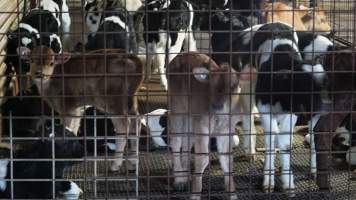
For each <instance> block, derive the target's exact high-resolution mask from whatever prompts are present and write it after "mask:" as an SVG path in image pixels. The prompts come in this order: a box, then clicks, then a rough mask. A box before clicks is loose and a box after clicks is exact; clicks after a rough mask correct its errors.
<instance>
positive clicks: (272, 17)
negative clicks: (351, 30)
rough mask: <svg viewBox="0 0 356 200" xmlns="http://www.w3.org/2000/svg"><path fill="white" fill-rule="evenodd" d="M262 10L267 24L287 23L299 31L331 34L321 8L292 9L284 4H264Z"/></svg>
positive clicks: (303, 7)
mask: <svg viewBox="0 0 356 200" xmlns="http://www.w3.org/2000/svg"><path fill="white" fill-rule="evenodd" d="M262 9H263V10H265V12H264V13H263V16H264V19H265V21H266V22H277V21H279V22H285V23H287V24H290V25H292V26H294V28H295V29H296V30H297V31H307V30H308V31H322V32H328V33H329V32H330V31H331V26H330V24H329V23H328V21H327V19H326V14H325V12H324V11H323V10H322V9H320V8H315V11H314V10H313V9H312V8H308V7H305V6H300V7H299V9H298V8H292V7H290V6H288V5H287V4H285V3H282V2H274V3H264V4H262Z"/></svg>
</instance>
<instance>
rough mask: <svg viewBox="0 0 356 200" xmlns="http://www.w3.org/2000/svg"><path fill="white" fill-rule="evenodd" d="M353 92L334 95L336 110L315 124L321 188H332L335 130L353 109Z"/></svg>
mask: <svg viewBox="0 0 356 200" xmlns="http://www.w3.org/2000/svg"><path fill="white" fill-rule="evenodd" d="M353 99H354V98H353V94H335V95H333V105H334V109H333V111H334V112H342V113H330V114H327V115H323V116H321V117H320V120H319V121H318V123H317V125H316V126H315V129H314V133H315V148H316V150H317V153H318V155H317V158H316V161H317V170H318V174H317V185H318V186H319V188H320V189H321V190H329V189H330V181H329V174H328V173H329V167H330V164H331V156H330V151H331V141H332V139H333V137H334V135H335V130H336V128H337V127H338V126H340V124H341V123H342V121H344V119H345V117H346V116H347V115H348V113H346V112H348V111H351V110H352V105H353V104H354V103H353Z"/></svg>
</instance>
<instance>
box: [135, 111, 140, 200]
mask: <svg viewBox="0 0 356 200" xmlns="http://www.w3.org/2000/svg"><path fill="white" fill-rule="evenodd" d="M135 121H136V127H135V129H136V130H135V132H136V139H135V140H136V159H137V160H136V166H135V168H136V169H135V170H136V172H135V175H136V199H138V195H139V193H138V192H139V190H138V187H139V174H138V171H139V162H140V157H139V156H140V153H139V145H140V143H139V136H140V132H139V131H140V129H139V127H140V125H139V123H140V120H139V117H138V116H136V117H135Z"/></svg>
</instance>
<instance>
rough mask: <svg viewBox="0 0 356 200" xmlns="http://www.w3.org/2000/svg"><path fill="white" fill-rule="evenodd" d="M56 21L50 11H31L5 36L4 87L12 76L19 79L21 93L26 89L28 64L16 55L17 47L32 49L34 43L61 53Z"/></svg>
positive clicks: (15, 93)
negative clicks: (5, 76)
mask: <svg viewBox="0 0 356 200" xmlns="http://www.w3.org/2000/svg"><path fill="white" fill-rule="evenodd" d="M41 2H42V1H41ZM43 2H46V1H43ZM57 20H58V19H57V18H56V17H55V16H54V14H53V13H52V12H51V11H50V10H43V9H41V10H40V9H33V10H31V11H30V12H29V13H28V14H27V15H26V16H24V17H23V18H22V20H21V22H20V23H19V26H18V28H17V29H16V30H14V31H12V32H10V33H8V34H7V37H8V43H7V45H6V58H5V63H6V65H7V68H6V72H5V74H6V75H8V77H7V80H6V83H5V86H6V87H8V86H10V81H11V79H12V78H13V77H12V75H17V76H19V78H20V81H19V83H20V88H19V90H20V91H22V90H24V89H26V88H27V80H26V79H25V78H24V76H25V74H26V73H27V72H28V71H29V64H28V63H27V62H26V60H23V59H21V57H20V56H19V55H18V53H17V49H18V48H19V47H27V48H30V49H32V48H33V43H34V42H36V43H40V44H43V45H46V46H48V47H50V48H52V50H53V51H54V52H56V53H60V52H61V51H62V43H61V40H60V38H59V37H58V35H57V33H58V30H59V29H58V27H59V24H58V23H59V22H58V21H57ZM12 87H13V86H12ZM10 89H11V88H10ZM17 93H18V91H16V92H14V94H13V95H14V96H16V95H17Z"/></svg>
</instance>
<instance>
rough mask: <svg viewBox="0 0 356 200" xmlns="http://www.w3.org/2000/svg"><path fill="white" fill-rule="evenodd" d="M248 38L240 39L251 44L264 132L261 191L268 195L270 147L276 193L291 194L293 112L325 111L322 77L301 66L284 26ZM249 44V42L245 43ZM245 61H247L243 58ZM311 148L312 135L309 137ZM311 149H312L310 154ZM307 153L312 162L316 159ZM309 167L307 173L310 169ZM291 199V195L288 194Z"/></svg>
mask: <svg viewBox="0 0 356 200" xmlns="http://www.w3.org/2000/svg"><path fill="white" fill-rule="evenodd" d="M252 29H254V30H255V31H254V34H252V35H251V34H250V35H249V36H246V37H244V39H243V40H242V41H243V42H245V43H246V44H248V43H250V42H251V41H252V42H253V44H252V50H253V51H254V52H256V53H257V54H256V56H254V58H253V59H252V60H253V63H251V64H252V65H253V66H255V67H257V69H258V71H259V74H258V78H257V83H256V102H257V107H258V110H259V112H260V115H261V122H262V126H263V128H264V131H265V136H264V137H265V139H264V140H265V148H266V154H265V164H264V180H263V189H264V191H265V192H272V191H273V190H274V186H275V184H274V183H275V182H274V178H275V167H274V160H275V145H277V147H279V148H280V157H281V158H280V160H281V168H282V169H281V178H282V184H283V185H282V188H283V189H284V190H286V191H288V192H294V189H295V185H294V176H293V172H292V170H291V166H290V151H291V148H292V141H293V129H294V126H295V123H296V121H297V119H298V115H297V114H296V113H298V112H312V113H318V112H320V111H324V110H325V109H327V107H328V105H329V100H328V98H327V95H325V93H324V92H323V91H324V90H326V88H327V87H326V83H327V81H326V79H327V76H326V73H325V72H324V69H323V66H322V65H321V64H316V65H313V63H307V62H304V61H303V58H302V56H301V54H300V52H299V48H298V37H297V34H296V32H295V31H294V29H293V28H292V27H291V26H289V25H287V24H284V23H278V22H277V23H268V24H263V25H259V26H258V27H252ZM249 41H250V42H249ZM246 59H248V60H249V58H246ZM312 116H313V117H312V118H311V120H310V122H309V128H310V130H312V129H313V127H314V126H315V124H316V122H317V121H318V119H319V117H320V115H319V114H314V115H312ZM311 136H312V137H311V141H312V145H313V144H314V139H313V138H314V135H313V134H311ZM314 149H315V148H314ZM311 153H312V160H314V161H315V159H316V154H315V152H311ZM314 164H315V162H313V161H312V166H311V168H312V173H315V171H316V166H313V165H314ZM292 195H293V193H292Z"/></svg>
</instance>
